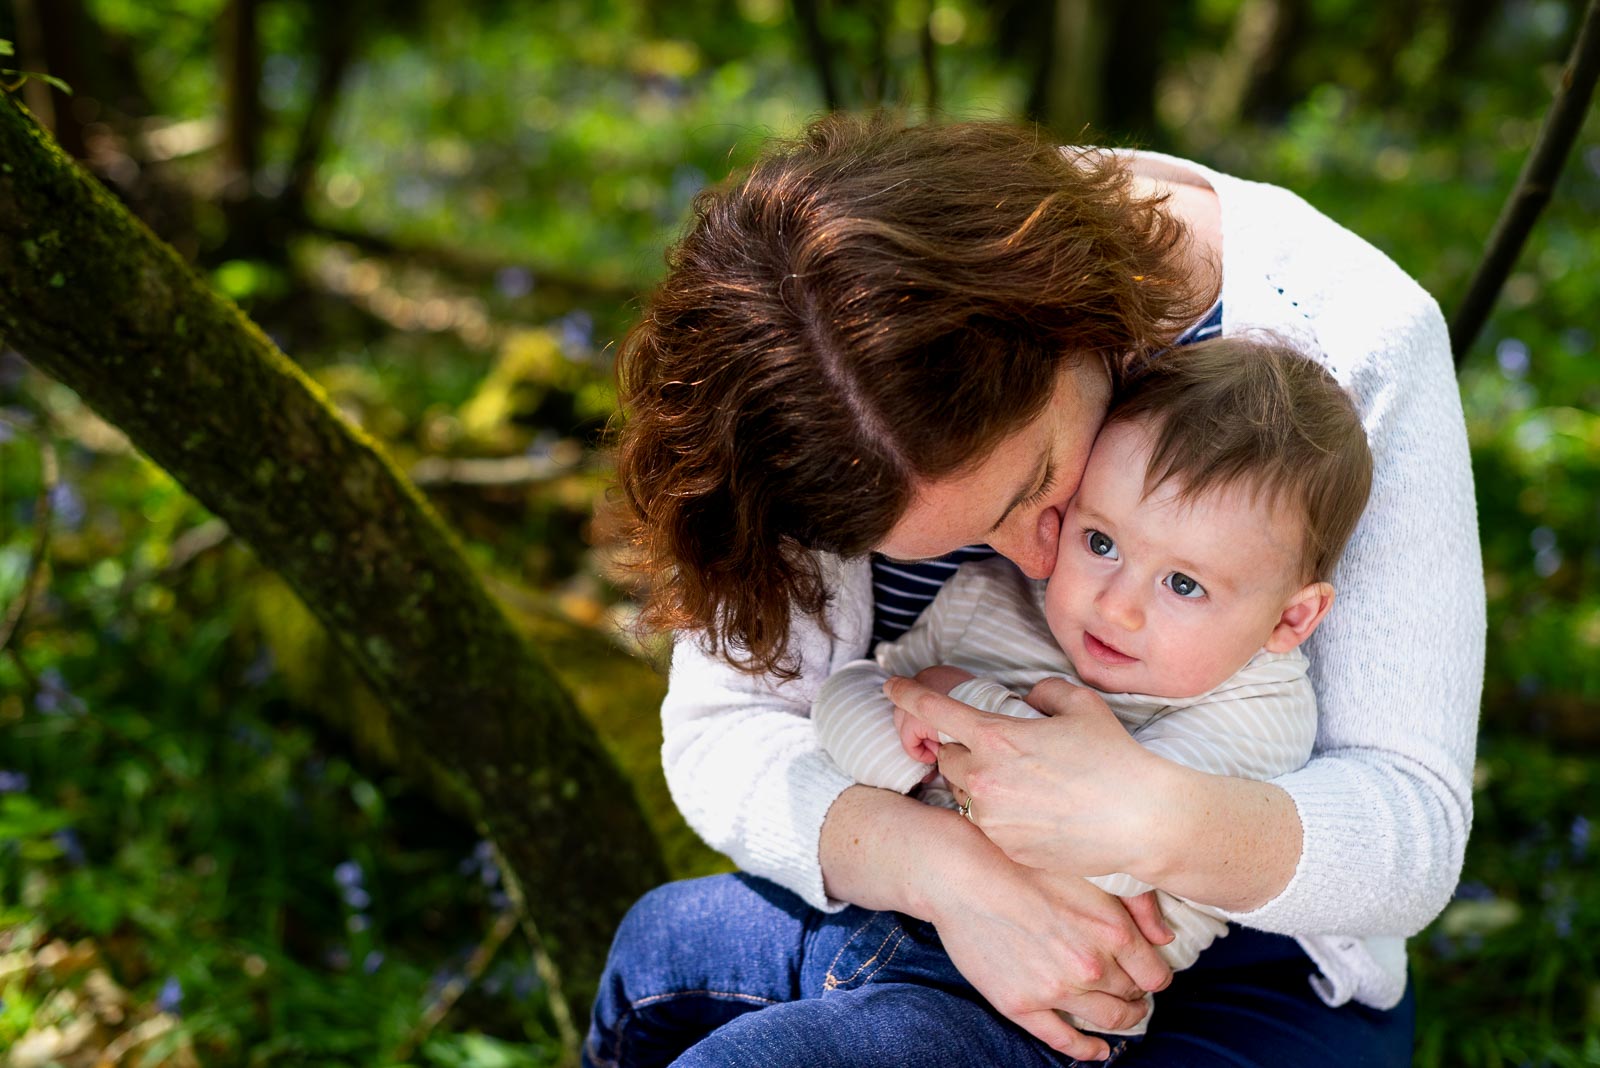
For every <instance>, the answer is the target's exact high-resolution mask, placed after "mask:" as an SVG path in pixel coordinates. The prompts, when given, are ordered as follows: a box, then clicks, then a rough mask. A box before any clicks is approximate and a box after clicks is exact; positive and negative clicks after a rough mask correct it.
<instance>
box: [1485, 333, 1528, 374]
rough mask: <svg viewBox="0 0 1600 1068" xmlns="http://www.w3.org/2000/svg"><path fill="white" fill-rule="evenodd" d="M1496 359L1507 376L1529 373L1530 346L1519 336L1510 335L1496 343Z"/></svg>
mask: <svg viewBox="0 0 1600 1068" xmlns="http://www.w3.org/2000/svg"><path fill="white" fill-rule="evenodd" d="M1494 359H1495V362H1496V363H1498V364H1499V365H1500V370H1501V371H1502V372H1503V373H1504V374H1505V376H1506V377H1507V378H1521V377H1522V376H1523V375H1525V374H1527V373H1528V364H1529V362H1530V361H1529V359H1528V346H1527V345H1526V344H1524V343H1523V342H1522V341H1521V340H1520V339H1518V338H1514V337H1508V338H1505V339H1503V340H1502V341H1501V342H1500V344H1498V345H1496V346H1495V348H1494Z"/></svg>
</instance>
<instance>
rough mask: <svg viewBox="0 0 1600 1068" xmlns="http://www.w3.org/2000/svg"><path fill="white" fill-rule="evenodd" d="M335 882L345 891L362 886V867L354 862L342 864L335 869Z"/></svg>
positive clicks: (347, 861) (349, 861) (343, 862)
mask: <svg viewBox="0 0 1600 1068" xmlns="http://www.w3.org/2000/svg"><path fill="white" fill-rule="evenodd" d="M333 881H334V882H336V883H338V884H339V885H340V886H341V887H344V888H345V889H349V888H350V887H353V886H360V885H361V882H362V875H361V865H360V864H358V863H357V862H356V861H353V860H346V861H342V862H340V863H339V864H338V865H337V866H336V867H335V868H334V869H333Z"/></svg>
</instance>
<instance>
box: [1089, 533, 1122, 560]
mask: <svg viewBox="0 0 1600 1068" xmlns="http://www.w3.org/2000/svg"><path fill="white" fill-rule="evenodd" d="M1083 543H1084V545H1086V546H1088V549H1089V551H1090V552H1092V553H1094V554H1095V555H1096V556H1098V557H1100V558H1102V559H1105V560H1119V559H1121V555H1120V554H1119V553H1118V552H1117V543H1116V542H1114V541H1112V540H1111V538H1110V537H1109V536H1108V535H1106V534H1102V533H1101V532H1100V531H1098V530H1085V531H1084V532H1083Z"/></svg>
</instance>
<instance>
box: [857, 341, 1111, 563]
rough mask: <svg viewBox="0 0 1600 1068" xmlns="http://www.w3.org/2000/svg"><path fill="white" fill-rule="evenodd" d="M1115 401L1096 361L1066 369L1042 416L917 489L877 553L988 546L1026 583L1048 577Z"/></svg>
mask: <svg viewBox="0 0 1600 1068" xmlns="http://www.w3.org/2000/svg"><path fill="white" fill-rule="evenodd" d="M1110 400H1111V380H1110V376H1109V375H1108V374H1107V373H1106V370H1105V368H1104V367H1103V366H1102V365H1101V363H1100V361H1099V360H1094V359H1088V360H1084V361H1082V362H1081V363H1080V364H1078V365H1077V366H1076V367H1070V368H1068V369H1066V370H1065V371H1063V372H1062V373H1061V378H1060V380H1059V381H1058V382H1057V383H1056V390H1055V393H1054V394H1053V395H1052V396H1051V398H1050V402H1049V404H1048V405H1047V406H1046V407H1045V410H1044V411H1042V412H1040V413H1039V415H1038V416H1037V417H1036V418H1035V419H1034V420H1033V421H1032V422H1030V423H1028V424H1027V425H1026V426H1024V427H1023V428H1022V429H1021V430H1018V431H1017V432H1016V433H1014V434H1012V435H1011V436H1010V437H1008V438H1006V439H1005V440H1004V441H1003V442H1001V443H1000V445H999V447H997V448H996V449H995V450H994V452H992V453H990V454H989V456H988V458H987V459H985V460H984V461H983V463H981V464H979V465H978V466H977V467H975V468H973V469H971V470H970V471H966V472H963V473H961V474H959V475H953V476H951V477H949V478H943V479H939V480H937V481H934V482H928V483H924V484H923V485H921V486H919V487H918V488H917V491H916V493H915V495H914V496H913V497H912V499H911V505H910V507H908V508H907V509H906V512H905V514H904V515H902V516H901V517H900V522H898V523H896V524H895V526H894V529H893V530H891V531H890V532H889V537H888V538H886V539H885V540H884V542H883V543H882V544H881V545H879V546H878V551H879V552H881V553H883V554H884V555H885V556H890V557H894V558H895V559H899V560H923V559H927V558H929V557H934V556H943V555H944V554H945V553H947V552H951V551H952V550H955V549H959V548H961V547H962V546H963V545H977V544H985V543H986V544H988V545H990V546H992V547H993V548H994V549H995V550H996V551H997V552H999V553H1000V554H1001V555H1003V556H1006V557H1009V558H1010V559H1011V561H1012V562H1013V563H1015V564H1016V565H1017V566H1018V567H1020V568H1021V569H1022V570H1023V572H1024V573H1025V574H1026V575H1028V577H1030V578H1041V579H1042V578H1049V577H1050V572H1051V571H1052V570H1054V568H1055V563H1056V544H1057V542H1058V541H1059V539H1060V537H1061V517H1062V516H1063V515H1065V514H1066V507H1067V501H1069V500H1070V499H1071V498H1072V495H1073V494H1074V493H1076V492H1077V491H1078V480H1079V479H1080V478H1082V477H1083V469H1084V467H1085V465H1086V464H1087V463H1088V462H1089V451H1090V449H1091V448H1092V447H1093V446H1094V438H1095V434H1096V433H1097V432H1098V431H1099V429H1100V423H1101V422H1102V421H1103V420H1104V419H1105V415H1106V406H1107V405H1108V404H1109V403H1110Z"/></svg>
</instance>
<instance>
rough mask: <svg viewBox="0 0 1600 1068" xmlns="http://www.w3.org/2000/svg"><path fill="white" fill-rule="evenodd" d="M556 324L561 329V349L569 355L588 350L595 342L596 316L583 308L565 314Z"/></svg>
mask: <svg viewBox="0 0 1600 1068" xmlns="http://www.w3.org/2000/svg"><path fill="white" fill-rule="evenodd" d="M556 326H557V328H558V329H559V330H560V331H561V349H562V351H563V352H565V353H566V354H567V355H568V356H572V355H576V354H578V353H583V352H587V351H588V350H589V347H590V346H591V345H593V344H594V316H592V315H590V314H589V313H588V312H586V311H584V310H583V309H582V308H579V309H577V310H576V311H571V312H568V313H567V314H566V315H563V316H562V317H561V318H560V319H558V320H557V321H556Z"/></svg>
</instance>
